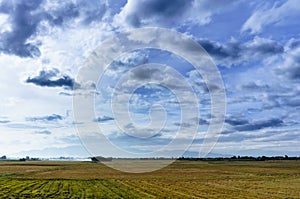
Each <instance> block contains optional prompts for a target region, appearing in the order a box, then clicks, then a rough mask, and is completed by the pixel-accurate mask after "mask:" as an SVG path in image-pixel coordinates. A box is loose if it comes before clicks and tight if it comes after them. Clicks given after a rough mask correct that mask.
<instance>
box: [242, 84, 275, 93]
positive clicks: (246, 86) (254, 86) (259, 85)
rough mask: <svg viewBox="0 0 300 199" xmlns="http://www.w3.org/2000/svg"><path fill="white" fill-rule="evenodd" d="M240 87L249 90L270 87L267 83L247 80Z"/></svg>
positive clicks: (260, 89) (267, 88) (261, 89)
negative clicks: (247, 81)
mask: <svg viewBox="0 0 300 199" xmlns="http://www.w3.org/2000/svg"><path fill="white" fill-rule="evenodd" d="M241 88H242V89H244V90H249V91H268V90H270V89H271V88H270V86H269V85H268V84H258V83H256V82H249V83H247V84H244V85H242V87H241Z"/></svg>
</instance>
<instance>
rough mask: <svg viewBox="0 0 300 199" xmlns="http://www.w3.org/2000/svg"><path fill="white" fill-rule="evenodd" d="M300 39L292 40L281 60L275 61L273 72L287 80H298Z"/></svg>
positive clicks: (299, 78) (299, 76) (299, 77)
mask: <svg viewBox="0 0 300 199" xmlns="http://www.w3.org/2000/svg"><path fill="white" fill-rule="evenodd" d="M299 41H300V40H293V41H292V42H290V43H289V44H288V47H287V50H286V53H285V54H284V55H283V56H282V60H281V61H279V62H278V63H277V67H276V68H275V69H274V71H275V73H276V74H277V75H278V76H280V77H284V78H286V79H288V80H292V81H299V80H300V45H299V44H298V42H299Z"/></svg>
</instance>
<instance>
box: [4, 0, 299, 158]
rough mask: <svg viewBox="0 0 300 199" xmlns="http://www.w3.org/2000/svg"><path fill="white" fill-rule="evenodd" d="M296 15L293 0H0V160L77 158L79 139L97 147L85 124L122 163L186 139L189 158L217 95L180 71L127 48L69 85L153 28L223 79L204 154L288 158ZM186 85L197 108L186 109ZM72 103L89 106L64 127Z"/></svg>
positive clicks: (159, 54) (157, 54) (295, 96)
mask: <svg viewBox="0 0 300 199" xmlns="http://www.w3.org/2000/svg"><path fill="white" fill-rule="evenodd" d="M299 13H300V4H299V2H298V1H297V0H276V1H259V0H254V1H245V0H240V1H231V0H224V1H216V0H184V1H183V0H128V1H125V0H121V1H120V0H111V1H108V0H107V1H104V0H103V1H101V0H99V1H96V0H91V1H85V0H66V1H63V2H61V1H60V2H58V1H55V0H12V1H5V0H2V1H1V0H0V65H1V73H0V82H1V84H0V133H1V138H0V155H8V156H23V155H31V156H41V157H49V156H52V157H53V156H58V157H59V156H89V153H88V152H87V150H86V149H85V148H84V147H83V145H84V144H86V143H85V141H84V139H80V138H83V137H84V136H88V137H90V138H91V137H93V136H96V137H97V135H98V134H99V132H95V131H94V130H93V131H90V132H89V126H93V125H95V124H96V125H97V126H99V128H100V129H101V130H102V132H103V133H104V134H105V136H106V138H107V139H108V140H110V142H112V143H113V144H114V145H115V146H117V147H119V148H120V149H122V150H125V151H128V152H131V153H133V154H141V155H143V154H145V153H150V152H153V151H155V150H157V149H158V148H163V147H164V146H166V145H168V143H170V142H171V141H172V139H174V137H176V136H177V137H179V140H181V141H182V142H183V143H184V142H185V140H190V139H193V140H194V141H193V144H192V145H191V146H190V148H189V152H190V153H192V154H197V153H198V152H199V149H200V147H201V144H202V143H203V141H204V138H205V135H206V132H207V130H208V127H209V124H210V122H211V121H213V119H212V118H216V117H217V116H216V115H214V114H212V112H211V110H210V109H211V101H210V100H211V97H212V95H213V94H214V93H218V92H220V88H219V87H218V86H214V85H207V84H205V81H204V79H205V78H204V79H203V76H201V75H202V74H201V75H200V74H199V73H197V71H196V70H195V69H194V68H193V65H192V64H190V63H189V62H187V60H184V59H183V58H182V57H179V56H178V55H176V54H174V53H172V52H169V51H166V50H163V49H136V50H132V51H130V52H127V53H124V54H122V56H120V57H118V58H117V59H115V60H113V62H112V63H111V64H110V65H109V66H107V68H106V70H105V72H104V73H103V76H102V77H101V78H100V79H99V81H96V82H93V81H91V82H84V83H82V82H80V81H79V80H78V74H79V73H80V69H81V68H82V67H84V65H85V63H86V60H88V59H89V57H90V55H91V54H93V53H92V52H93V51H94V50H95V49H96V48H97V47H98V46H99V45H101V43H102V42H103V41H104V40H106V39H109V38H112V37H114V36H116V35H118V34H119V33H123V32H128V31H134V30H135V29H137V28H144V27H159V28H168V29H171V30H173V31H177V32H179V33H182V34H183V35H184V36H185V37H187V38H190V39H193V40H194V41H195V42H197V43H198V44H200V45H201V46H202V47H203V48H204V49H205V50H206V51H207V52H208V54H209V55H210V56H211V57H212V59H213V62H214V63H215V65H216V66H217V69H218V70H219V72H220V75H221V78H222V79H223V84H224V89H225V92H226V114H225V115H224V116H225V118H224V119H225V120H224V126H223V130H222V131H221V132H220V133H221V134H220V137H219V140H218V142H217V144H216V145H215V147H214V149H213V150H212V152H211V153H212V154H223V155H254V156H258V155H285V154H287V155H291V156H292V155H297V156H299V155H300V111H299V110H300V85H299V83H300V24H299V17H300V16H299V15H300V14H299ZM140 36H141V37H142V39H143V40H147V34H144V35H140ZM174 42H176V41H175V40H174ZM175 44H176V43H175ZM175 44H174V45H175ZM180 47H181V46H179V47H178V48H180ZM186 48H187V49H188V47H186ZM191 48H192V47H191ZM174 50H175V49H174ZM187 52H188V51H187ZM150 63H155V64H156V65H149V64H150ZM147 64H148V65H147ZM204 70H205V68H204ZM215 74H216V73H214V74H213V75H215ZM180 79H183V80H184V81H179V80H180ZM186 84H188V85H191V88H192V89H193V93H194V94H195V95H193V96H194V97H196V99H197V102H198V105H199V108H198V107H197V106H196V107H195V106H194V105H191V104H189V103H188V102H189V100H191V99H190V98H189V99H187V97H186V96H190V94H188V95H187V92H188V91H187V90H188V89H186V88H187V85H186ZM129 94H130V95H129ZM76 95H77V96H78V95H80V96H81V97H82V98H85V97H86V98H89V97H91V96H92V97H93V99H95V104H94V108H95V117H94V118H93V119H89V122H86V121H85V122H82V121H79V120H78V119H77V118H76V117H74V107H73V99H74V96H75V97H76ZM124 104H125V105H126V106H124ZM127 105H128V110H129V111H128V112H126V113H127V114H128V115H129V119H130V120H128V118H127V117H126V116H125V115H124V114H125V112H124V110H123V109H124V107H126V108H127ZM185 107H187V108H185ZM114 108H115V109H114ZM182 109H186V111H187V112H188V114H186V115H185V116H184V118H183V117H182V116H181V115H180V114H181V112H182ZM193 110H196V116H197V114H198V117H194V116H195V114H194V113H195V112H193ZM220 114H221V113H220ZM124 118H125V119H124ZM182 118H183V119H182ZM162 121H163V123H162ZM136 124H139V125H136ZM149 124H150V125H149ZM147 125H148V126H147ZM78 126H79V128H82V129H86V132H85V133H86V134H85V135H82V133H80V131H79V132H78V129H77V128H78ZM195 126H196V127H197V128H196V131H195V132H192V131H193V127H195ZM76 127H77V128H76ZM179 129H183V131H184V132H183V133H182V134H180V135H178V134H177V132H178V131H179ZM92 139H93V138H92ZM179 144H180V143H179ZM97 147H98V148H99V149H100V150H99V151H102V150H103V151H106V153H105V155H108V154H111V156H118V155H120V154H117V153H114V152H113V150H112V151H110V150H109V149H107V148H101V144H99V145H97ZM102 147H103V146H102ZM179 149H181V148H180V147H179ZM179 149H178V150H179ZM176 150H177V149H176V148H174V151H176Z"/></svg>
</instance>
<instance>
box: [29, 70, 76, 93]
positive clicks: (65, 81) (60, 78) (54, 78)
mask: <svg viewBox="0 0 300 199" xmlns="http://www.w3.org/2000/svg"><path fill="white" fill-rule="evenodd" d="M25 82H26V83H32V84H35V85H37V86H42V87H64V88H66V89H70V90H73V89H76V88H78V87H80V86H79V84H77V83H76V82H75V80H74V79H73V78H71V77H70V76H68V75H61V74H60V72H59V70H58V69H52V70H42V71H40V73H39V75H37V76H35V77H28V78H27V80H26V81H25Z"/></svg>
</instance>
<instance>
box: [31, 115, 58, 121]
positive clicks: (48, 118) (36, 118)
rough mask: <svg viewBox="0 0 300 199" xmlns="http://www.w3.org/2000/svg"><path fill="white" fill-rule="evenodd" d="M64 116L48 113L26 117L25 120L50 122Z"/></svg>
mask: <svg viewBox="0 0 300 199" xmlns="http://www.w3.org/2000/svg"><path fill="white" fill-rule="evenodd" d="M63 119H64V117H63V116H61V115H57V114H53V115H48V116H42V117H27V118H26V120H27V121H32V122H36V121H42V122H51V121H58V120H63Z"/></svg>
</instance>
